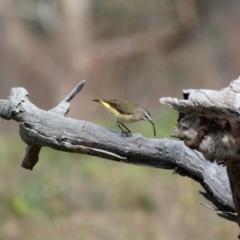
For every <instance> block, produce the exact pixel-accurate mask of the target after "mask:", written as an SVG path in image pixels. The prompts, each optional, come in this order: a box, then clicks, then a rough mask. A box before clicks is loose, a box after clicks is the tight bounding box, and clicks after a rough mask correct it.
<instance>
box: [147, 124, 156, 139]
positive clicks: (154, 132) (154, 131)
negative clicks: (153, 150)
mask: <svg viewBox="0 0 240 240" xmlns="http://www.w3.org/2000/svg"><path fill="white" fill-rule="evenodd" d="M148 121H149V122H150V123H151V124H152V125H153V134H154V137H156V128H155V124H154V123H153V121H151V120H148Z"/></svg>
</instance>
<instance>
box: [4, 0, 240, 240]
mask: <svg viewBox="0 0 240 240" xmlns="http://www.w3.org/2000/svg"><path fill="white" fill-rule="evenodd" d="M239 11H240V2H239V1H237V0H232V1H216V0H215V1H211V2H210V1H207V0H171V1H167V0H150V1H144V0H131V1H129V0H117V1H116V0H101V1H97V0H55V1H54V0H39V1H37V0H1V1H0V98H1V99H5V98H7V96H8V95H9V92H10V89H11V88H12V87H17V86H21V87H25V88H26V89H27V90H28V91H29V94H30V97H29V98H30V100H31V101H32V102H33V103H34V104H36V105H37V106H38V107H39V108H42V109H46V110H48V109H50V108H53V107H54V106H56V105H57V104H58V103H59V102H60V101H61V100H62V99H63V98H64V97H65V96H66V95H67V94H68V92H69V91H70V90H71V89H72V88H73V87H74V86H75V85H76V84H77V83H78V82H79V81H81V80H82V79H86V85H85V87H84V88H83V90H82V91H81V93H80V94H79V95H78V96H77V97H76V98H75V99H74V100H73V101H72V105H71V111H70V113H69V114H68V116H69V117H72V118H77V119H83V120H87V121H92V122H95V123H97V124H99V125H102V126H105V127H109V128H114V129H117V127H116V125H115V122H114V120H113V119H111V117H110V116H109V114H107V113H106V111H105V110H104V109H103V108H102V107H101V106H100V105H99V104H97V103H94V102H92V101H91V100H92V99H93V98H110V97H115V98H126V99H131V100H134V101H136V102H138V103H139V104H141V105H142V106H144V107H146V108H148V109H149V110H150V111H151V113H152V116H153V119H154V121H155V123H156V125H157V136H158V137H167V138H168V137H169V135H170V133H171V129H172V128H173V127H174V124H175V123H176V119H177V114H176V113H175V112H174V111H173V110H170V109H167V108H166V107H163V106H161V105H160V103H159V101H158V99H159V98H160V97H162V96H172V97H181V95H182V94H181V90H182V89H189V88H195V89H197V88H209V89H219V88H223V87H226V86H227V85H228V84H229V82H230V81H232V80H234V79H236V78H237V77H238V75H240V47H239V46H240V28H239V23H240V15H239ZM129 128H130V129H131V130H132V131H133V132H141V133H142V134H143V135H144V136H147V137H152V127H151V125H150V124H148V123H139V124H136V125H134V126H129ZM0 131H1V133H2V134H1V136H2V137H1V139H0V141H1V144H0V149H1V151H0V166H1V167H0V180H1V181H0V240H1V239H3V240H5V239H8V240H15V239H34V240H35V239H36V240H46V239H47V240H59V239H60V240H61V239H73V240H75V239H81V240H82V239H84V240H85V239H86V240H88V239H89V240H95V239H97V240H98V239H99V240H112V239H116V240H122V239H127V240H128V239H129V240H158V239H161V240H170V239H176V238H177V239H179V240H190V239H195V240H198V239H199V240H200V239H201V240H202V239H205V240H208V239H209V240H215V239H218V240H222V239H233V238H236V235H237V233H238V227H237V225H236V224H234V223H231V222H229V221H226V220H223V219H220V218H219V217H217V216H216V215H215V214H214V213H213V212H211V211H208V210H207V209H206V208H205V207H203V206H200V205H198V204H197V203H196V201H205V200H204V199H203V198H202V197H201V196H200V195H199V194H198V191H199V190H201V187H200V186H199V185H198V184H196V183H194V182H193V181H191V180H189V179H187V178H182V177H180V176H178V175H172V171H163V170H159V169H150V168H143V167H136V166H130V165H124V164H120V163H113V162H110V161H106V160H102V159H98V158H90V157H86V156H84V155H77V154H69V153H62V152H56V151H55V150H52V149H45V148H44V149H42V152H41V155H40V162H39V163H38V165H37V166H36V168H35V169H34V171H33V172H30V171H27V170H24V169H22V168H21V167H20V163H21V160H22V158H23V156H24V147H25V144H24V143H23V142H21V140H20V137H19V136H18V124H17V123H16V122H13V121H10V122H7V121H5V120H1V122H0ZM205 202H206V201H205Z"/></svg>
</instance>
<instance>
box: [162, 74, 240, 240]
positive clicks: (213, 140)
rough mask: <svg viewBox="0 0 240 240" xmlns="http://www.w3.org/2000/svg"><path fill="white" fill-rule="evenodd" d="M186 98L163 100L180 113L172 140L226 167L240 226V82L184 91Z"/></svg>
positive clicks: (239, 79)
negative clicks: (213, 89)
mask: <svg viewBox="0 0 240 240" xmlns="http://www.w3.org/2000/svg"><path fill="white" fill-rule="evenodd" d="M183 94H184V100H178V99H173V98H161V99H160V102H161V103H163V104H166V105H169V106H170V107H172V108H174V109H176V110H177V111H178V112H179V121H178V124H177V125H176V127H175V129H174V131H173V133H172V136H174V137H178V138H180V139H181V140H184V141H185V144H186V145H187V146H188V147H190V148H192V149H196V150H198V151H200V152H202V153H203V155H204V157H205V158H206V159H208V160H209V161H210V162H214V161H216V162H217V163H218V164H224V165H226V166H227V173H228V177H229V181H230V186H231V190H232V193H233V201H234V205H235V209H236V212H237V214H238V224H239V225H240V174H239V173H240V78H238V79H237V80H235V81H233V82H232V83H231V84H230V85H229V86H228V87H226V88H224V89H221V90H220V91H212V90H185V91H183ZM239 238H240V237H239Z"/></svg>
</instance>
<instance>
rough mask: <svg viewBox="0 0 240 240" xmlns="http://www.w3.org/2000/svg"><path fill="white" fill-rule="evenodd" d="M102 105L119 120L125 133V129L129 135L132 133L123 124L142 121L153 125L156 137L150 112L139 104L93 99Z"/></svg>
mask: <svg viewBox="0 0 240 240" xmlns="http://www.w3.org/2000/svg"><path fill="white" fill-rule="evenodd" d="M93 101H95V102H99V103H101V104H102V105H103V106H104V107H106V108H107V109H108V110H109V112H110V113H111V114H112V115H113V116H114V117H115V118H116V119H117V125H118V127H119V128H120V129H121V130H122V132H123V133H124V130H123V128H122V127H124V128H125V129H126V130H127V131H128V132H129V133H131V131H130V130H129V129H128V128H127V127H126V126H125V125H124V124H123V123H133V122H138V121H140V120H145V121H149V122H150V123H151V124H152V125H153V134H154V136H156V129H155V125H154V123H153V121H152V118H151V115H150V112H149V111H148V110H146V109H144V108H142V107H141V106H139V105H138V104H137V103H135V102H132V101H129V100H123V99H113V98H112V99H93Z"/></svg>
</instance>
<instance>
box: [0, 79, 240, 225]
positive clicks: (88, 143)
mask: <svg viewBox="0 0 240 240" xmlns="http://www.w3.org/2000/svg"><path fill="white" fill-rule="evenodd" d="M84 83H85V81H82V82H80V83H79V84H78V85H77V86H76V87H75V88H74V89H73V90H72V91H71V92H70V93H69V94H68V95H67V96H66V97H65V98H64V100H63V101H62V102H61V103H60V104H59V105H57V106H56V107H55V108H53V109H51V110H49V111H44V110H41V109H39V108H38V107H36V106H35V105H34V104H32V103H31V102H30V101H29V99H28V92H27V91H26V90H25V89H24V88H13V89H12V90H11V92H10V96H9V97H8V99H6V100H0V116H1V118H3V119H6V120H10V119H13V120H15V121H17V122H19V123H20V125H19V128H20V136H21V138H22V140H23V141H24V142H25V143H26V144H27V148H26V152H25V157H24V159H23V161H22V167H23V168H25V169H30V170H32V169H33V167H34V166H35V165H36V163H37V162H38V158H39V152H40V151H41V148H42V147H50V148H53V149H55V150H59V151H65V152H69V153H71V152H74V153H81V154H87V155H92V156H97V157H100V158H104V159H109V160H113V161H117V162H122V163H129V164H135V165H141V166H149V167H155V168H161V169H170V170H173V171H174V172H175V173H178V174H180V175H181V176H187V177H190V178H192V179H193V180H195V181H197V182H198V183H199V184H201V185H202V187H203V188H204V190H205V192H201V194H202V195H203V196H204V197H205V198H206V199H207V200H209V201H210V202H211V203H212V204H213V205H212V206H209V205H207V204H205V203H201V204H204V205H205V206H207V207H209V209H213V210H214V211H215V212H216V213H217V215H218V216H221V217H223V218H225V219H228V220H231V221H234V222H238V219H237V214H236V211H237V212H239V211H238V209H239V207H238V202H239V195H238V194H237V197H235V198H234V202H233V200H232V193H231V189H232V191H233V193H235V194H236V193H238V192H239V190H238V184H237V183H238V178H239V177H238V174H237V173H238V167H239V163H238V160H239V158H240V157H239V156H240V155H239V150H240V149H239V148H240V147H239V146H240V145H239V144H238V141H239V133H240V129H239V119H240V112H239V106H240V79H238V80H235V81H233V82H232V83H231V84H230V85H229V87H227V88H225V89H222V90H220V91H211V90H186V91H183V95H184V99H183V100H178V99H176V98H161V99H160V102H161V103H163V104H166V105H168V106H170V107H172V108H174V109H176V110H177V111H178V112H179V121H178V124H177V125H176V127H175V129H174V131H173V133H172V135H173V136H175V137H177V138H179V139H181V140H183V141H173V140H168V139H154V138H145V137H143V136H142V135H141V134H128V135H123V134H122V133H121V132H118V131H115V130H111V129H106V128H103V127H100V126H97V125H96V124H94V123H91V122H87V121H82V120H76V119H71V118H67V117H65V115H66V114H67V113H68V111H69V109H70V101H71V100H72V99H73V98H74V97H75V96H76V95H77V93H78V92H79V91H80V90H81V89H82V87H83V86H84ZM201 152H202V153H201ZM219 164H220V165H219ZM226 166H227V167H226ZM226 168H227V171H226ZM239 168H240V167H239ZM227 172H228V174H227ZM228 176H231V177H230V183H231V188H230V185H229V180H228ZM186 191H187V189H186ZM234 206H236V207H234ZM235 209H236V210H235Z"/></svg>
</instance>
